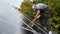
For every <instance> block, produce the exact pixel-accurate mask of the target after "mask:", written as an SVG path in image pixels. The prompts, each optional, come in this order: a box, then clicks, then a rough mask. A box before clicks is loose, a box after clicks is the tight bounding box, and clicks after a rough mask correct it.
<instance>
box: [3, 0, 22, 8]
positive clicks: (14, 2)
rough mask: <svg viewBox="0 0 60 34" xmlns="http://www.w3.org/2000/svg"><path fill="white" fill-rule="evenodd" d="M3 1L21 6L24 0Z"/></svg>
mask: <svg viewBox="0 0 60 34" xmlns="http://www.w3.org/2000/svg"><path fill="white" fill-rule="evenodd" d="M2 1H4V2H6V3H8V4H10V5H11V6H15V7H18V8H19V7H20V5H21V3H22V1H23V0H2Z"/></svg>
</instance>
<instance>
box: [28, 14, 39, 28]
mask: <svg viewBox="0 0 60 34" xmlns="http://www.w3.org/2000/svg"><path fill="white" fill-rule="evenodd" d="M39 17H40V15H39V16H36V18H34V19H33V20H32V21H31V23H30V24H29V26H30V27H33V25H34V24H35V22H36V20H37V19H38V18H39Z"/></svg>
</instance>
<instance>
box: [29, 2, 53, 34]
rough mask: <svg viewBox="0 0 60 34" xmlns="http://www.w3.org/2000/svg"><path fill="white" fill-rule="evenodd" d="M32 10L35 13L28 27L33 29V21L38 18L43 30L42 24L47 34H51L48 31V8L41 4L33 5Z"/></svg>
mask: <svg viewBox="0 0 60 34" xmlns="http://www.w3.org/2000/svg"><path fill="white" fill-rule="evenodd" d="M32 8H33V10H34V11H36V15H35V16H34V19H33V20H32V22H31V23H30V24H29V25H30V27H33V25H34V23H35V21H36V20H37V19H38V18H40V24H41V26H42V27H43V28H44V24H45V25H46V29H47V31H48V33H49V34H52V33H51V31H50V24H49V22H48V18H49V12H50V11H49V8H48V6H47V5H46V4H43V3H38V4H34V5H33V6H32Z"/></svg>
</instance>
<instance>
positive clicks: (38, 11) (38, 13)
mask: <svg viewBox="0 0 60 34" xmlns="http://www.w3.org/2000/svg"><path fill="white" fill-rule="evenodd" d="M39 15H40V10H37V13H36V15H35V16H34V18H37V17H38V16H39Z"/></svg>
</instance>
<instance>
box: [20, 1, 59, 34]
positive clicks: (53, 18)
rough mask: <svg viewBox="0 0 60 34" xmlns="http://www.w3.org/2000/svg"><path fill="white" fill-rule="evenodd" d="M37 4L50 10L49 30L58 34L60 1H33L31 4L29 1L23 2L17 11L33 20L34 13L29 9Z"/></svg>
mask: <svg viewBox="0 0 60 34" xmlns="http://www.w3.org/2000/svg"><path fill="white" fill-rule="evenodd" d="M39 2H42V3H45V4H47V5H48V7H49V8H50V10H51V15H50V19H49V21H50V25H51V29H52V30H54V31H56V32H57V34H60V0H41V1H40V0H34V1H33V2H32V1H30V0H24V1H23V2H22V5H21V8H19V10H20V11H22V12H23V13H25V14H26V15H28V16H29V17H31V18H33V16H34V15H35V12H34V11H33V10H32V8H31V7H32V5H33V4H36V3H39Z"/></svg>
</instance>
